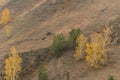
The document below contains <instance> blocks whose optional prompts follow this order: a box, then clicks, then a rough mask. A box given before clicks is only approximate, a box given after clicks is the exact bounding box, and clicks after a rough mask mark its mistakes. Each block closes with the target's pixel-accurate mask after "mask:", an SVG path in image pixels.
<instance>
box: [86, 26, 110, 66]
mask: <svg viewBox="0 0 120 80" xmlns="http://www.w3.org/2000/svg"><path fill="white" fill-rule="evenodd" d="M110 34H111V30H110V28H109V27H106V28H105V29H104V30H103V32H102V33H94V34H92V36H91V39H90V40H91V41H90V43H87V44H86V53H87V56H86V61H87V62H88V64H89V65H90V66H91V67H94V68H100V66H101V65H104V64H105V63H106V61H107V52H106V45H107V44H108V42H109V40H110Z"/></svg>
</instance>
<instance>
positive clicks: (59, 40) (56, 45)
mask: <svg viewBox="0 0 120 80" xmlns="http://www.w3.org/2000/svg"><path fill="white" fill-rule="evenodd" d="M66 47H67V46H66V39H65V36H64V35H63V34H60V35H58V36H55V37H54V40H53V43H52V45H51V46H50V53H51V54H52V56H55V57H60V56H61V55H62V54H63V53H62V52H63V51H64V50H65V48H66Z"/></svg>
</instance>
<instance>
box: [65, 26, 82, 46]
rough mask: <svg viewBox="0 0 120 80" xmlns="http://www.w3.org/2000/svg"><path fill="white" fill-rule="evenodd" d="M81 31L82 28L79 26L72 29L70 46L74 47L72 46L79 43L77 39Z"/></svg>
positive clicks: (69, 36) (69, 40)
mask: <svg viewBox="0 0 120 80" xmlns="http://www.w3.org/2000/svg"><path fill="white" fill-rule="evenodd" d="M80 32H81V30H80V29H79V28H78V29H72V30H71V31H70V32H69V35H68V40H67V42H68V46H69V47H72V48H75V47H76V45H77V43H76V39H77V37H78V36H79V35H80Z"/></svg>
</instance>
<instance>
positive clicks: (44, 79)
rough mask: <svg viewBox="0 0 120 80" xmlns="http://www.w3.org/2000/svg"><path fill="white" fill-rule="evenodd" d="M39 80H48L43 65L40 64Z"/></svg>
mask: <svg viewBox="0 0 120 80" xmlns="http://www.w3.org/2000/svg"><path fill="white" fill-rule="evenodd" d="M39 80H49V79H48V75H47V73H46V72H45V69H44V64H43V63H42V62H41V63H40V65H39Z"/></svg>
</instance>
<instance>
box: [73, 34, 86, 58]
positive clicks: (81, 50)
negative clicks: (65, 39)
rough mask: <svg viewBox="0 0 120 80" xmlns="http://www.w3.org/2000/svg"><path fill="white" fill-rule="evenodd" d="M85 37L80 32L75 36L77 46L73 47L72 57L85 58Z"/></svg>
mask: <svg viewBox="0 0 120 80" xmlns="http://www.w3.org/2000/svg"><path fill="white" fill-rule="evenodd" d="M86 41H87V39H86V37H85V36H84V35H83V34H80V35H79V36H78V37H77V40H76V43H77V47H76V49H75V54H74V57H75V59H76V60H80V59H84V58H85V44H86Z"/></svg>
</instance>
